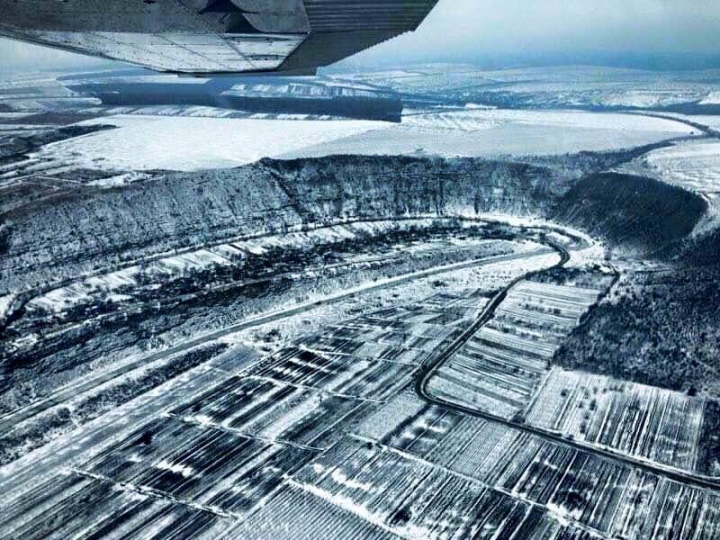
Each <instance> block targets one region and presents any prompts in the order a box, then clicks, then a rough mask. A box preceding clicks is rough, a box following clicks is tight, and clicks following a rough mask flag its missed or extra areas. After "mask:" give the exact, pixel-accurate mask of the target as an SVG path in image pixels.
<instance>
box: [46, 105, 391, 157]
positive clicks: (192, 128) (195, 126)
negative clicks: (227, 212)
mask: <svg viewBox="0 0 720 540" xmlns="http://www.w3.org/2000/svg"><path fill="white" fill-rule="evenodd" d="M93 124H111V125H115V126H117V129H114V130H110V131H102V132H98V133H93V134H90V135H86V136H83V137H77V138H74V139H70V140H66V141H61V142H58V143H54V144H50V145H47V146H46V147H44V148H43V150H41V151H40V152H39V153H38V154H37V155H38V157H41V158H47V159H55V160H57V161H58V162H62V163H67V164H71V163H72V164H75V165H76V166H78V167H85V168H93V169H98V168H100V169H105V170H107V169H110V170H134V171H138V170H151V169H170V170H181V171H192V170H201V169H209V168H222V167H235V166H239V165H243V164H246V163H251V162H253V161H257V160H259V159H261V158H264V157H275V156H279V155H281V154H285V153H288V152H301V151H302V149H303V148H306V147H308V146H314V145H318V144H325V143H327V142H330V141H333V140H335V139H338V138H341V137H347V136H352V135H359V134H361V133H364V132H366V131H369V130H371V129H382V127H383V125H384V124H383V123H382V122H372V121H363V120H338V121H324V120H255V119H245V118H241V119H235V118H191V117H160V116H139V115H133V116H113V117H105V118H98V119H93V120H89V121H86V122H82V123H81V124H79V125H93ZM388 125H389V124H388Z"/></svg>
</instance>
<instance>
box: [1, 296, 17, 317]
mask: <svg viewBox="0 0 720 540" xmlns="http://www.w3.org/2000/svg"><path fill="white" fill-rule="evenodd" d="M14 299H15V297H14V296H13V295H12V294H6V295H5V296H0V320H2V319H3V318H4V317H5V315H7V312H8V310H9V309H10V305H11V304H12V302H13V300H14Z"/></svg>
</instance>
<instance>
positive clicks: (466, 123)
mask: <svg viewBox="0 0 720 540" xmlns="http://www.w3.org/2000/svg"><path fill="white" fill-rule="evenodd" d="M82 124H85V125H88V124H113V125H116V126H118V128H117V129H114V130H110V131H103V132H98V133H94V134H90V135H87V136H84V137H78V138H74V139H70V140H66V141H62V142H58V143H55V144H50V145H47V146H46V147H45V148H43V150H41V151H40V152H39V153H38V154H37V155H36V157H37V158H38V159H40V160H41V161H42V162H43V163H48V160H50V161H51V162H54V163H62V166H63V168H67V167H71V166H72V167H75V168H88V169H104V170H117V171H143V170H152V169H168V170H180V171H193V170H201V169H210V168H226V167H236V166H239V165H244V164H247V163H251V162H254V161H257V160H259V159H262V158H265V157H281V158H295V157H313V156H325V155H332V154H345V153H352V154H365V155H376V154H417V153H419V154H422V153H427V154H438V155H444V156H500V155H543V154H545V155H547V154H559V153H566V152H577V151H581V150H610V149H617V148H625V147H629V146H636V145H641V144H647V143H652V142H657V141H660V140H664V139H668V138H671V137H677V136H681V135H688V134H690V133H692V132H693V129H692V128H690V127H689V126H686V125H683V124H680V123H678V122H674V121H672V120H665V119H660V118H644V117H638V116H631V115H623V114H598V113H587V112H579V111H508V110H481V109H467V110H461V111H446V112H431V113H419V114H411V115H408V116H406V117H405V119H404V122H403V124H390V123H385V122H375V121H365V120H313V119H302V118H299V117H298V118H278V119H259V118H207V117H162V116H142V115H136V114H133V115H117V116H112V117H105V118H99V119H94V120H89V121H86V122H83V123H82Z"/></svg>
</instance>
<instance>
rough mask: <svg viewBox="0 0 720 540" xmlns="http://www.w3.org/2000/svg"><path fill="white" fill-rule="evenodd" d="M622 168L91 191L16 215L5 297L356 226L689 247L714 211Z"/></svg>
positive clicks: (336, 163) (524, 167)
mask: <svg viewBox="0 0 720 540" xmlns="http://www.w3.org/2000/svg"><path fill="white" fill-rule="evenodd" d="M608 160H610V161H611V162H614V161H616V159H614V158H612V156H602V159H596V158H592V159H590V158H588V156H587V155H579V156H560V157H557V158H554V159H552V160H545V161H544V162H543V163H544V165H543V166H537V165H532V164H528V163H514V162H507V161H488V160H481V159H449V160H445V159H439V158H436V159H420V158H411V157H402V156H396V157H360V156H334V157H328V158H320V159H302V160H292V161H272V160H264V161H261V162H258V163H256V164H253V165H248V166H245V167H240V168H237V169H229V170H215V171H202V172H194V173H160V174H156V175H155V176H153V177H152V178H151V179H148V180H145V181H139V182H135V183H133V184H129V185H124V186H120V187H113V188H102V187H96V186H83V187H82V188H78V190H76V191H73V192H69V193H67V192H66V193H63V194H60V195H57V196H48V197H45V198H43V199H41V200H40V201H38V202H37V203H36V204H32V205H25V206H22V207H20V208H15V209H14V210H10V211H8V212H6V213H5V214H4V215H3V222H4V231H3V242H2V243H3V247H4V253H2V254H1V255H0V278H1V279H0V284H1V285H0V295H1V294H4V293H6V292H10V291H18V290H27V289H28V288H34V287H39V286H44V285H46V284H48V283H58V282H61V281H63V280H65V279H67V278H70V277H72V276H76V275H78V274H81V273H87V272H93V271H98V270H107V269H111V268H114V267H117V266H122V265H127V264H128V263H130V262H132V261H135V260H138V259H146V258H148V257H152V256H155V255H160V254H166V253H171V252H174V251H177V250H182V249H186V248H194V247H198V246H206V245H209V244H213V243H220V242H224V241H227V240H229V239H232V238H237V237H240V236H250V235H258V234H266V233H278V232H280V233H281V232H283V231H285V230H287V229H288V228H290V227H298V226H302V225H305V224H318V223H328V222H335V221H338V220H349V219H382V218H392V217H404V216H415V215H427V214H430V215H440V216H443V215H464V216H473V215H477V214H481V213H503V214H510V215H515V216H533V217H543V218H551V219H553V220H555V221H557V222H560V223H565V224H569V225H573V226H576V227H578V228H581V229H585V230H587V231H588V232H590V233H591V234H594V235H596V236H599V237H603V238H605V239H607V240H608V242H609V243H611V244H614V245H619V246H624V247H629V248H633V249H639V250H642V251H643V252H646V253H653V252H655V251H657V250H658V249H660V248H661V247H662V246H664V245H666V244H667V243H668V242H672V241H674V240H678V239H680V238H684V236H685V235H687V234H688V233H689V232H690V231H691V230H692V229H693V228H694V226H695V224H696V223H697V221H698V220H699V219H700V216H701V215H702V213H703V212H704V211H705V203H704V201H703V200H702V199H701V198H700V197H698V196H696V195H694V194H691V193H689V192H686V191H683V190H681V189H679V188H675V187H670V186H667V185H665V184H662V183H661V182H657V181H654V180H650V179H646V178H640V177H630V176H623V175H617V174H596V173H591V174H584V171H585V169H587V168H591V167H590V166H589V165H588V164H589V163H592V162H593V161H596V162H597V163H598V166H601V165H602V164H605V163H607V162H608Z"/></svg>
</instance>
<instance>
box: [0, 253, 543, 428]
mask: <svg viewBox="0 0 720 540" xmlns="http://www.w3.org/2000/svg"><path fill="white" fill-rule="evenodd" d="M547 253H551V250H550V249H539V250H534V251H529V252H521V253H511V254H508V255H498V256H495V257H485V258H482V259H472V260H470V261H464V262H460V263H454V264H449V265H445V266H439V267H435V268H430V269H428V270H422V271H419V272H412V273H409V274H403V275H400V276H397V277H395V278H390V279H387V280H384V281H381V282H378V283H373V284H372V285H368V286H364V287H359V288H357V289H350V290H346V291H343V292H342V293H340V294H337V295H333V296H330V297H327V298H323V299H321V300H317V301H313V302H306V303H303V304H300V305H298V306H295V307H292V308H289V309H285V310H281V311H276V312H272V313H268V314H265V315H261V316H259V317H255V318H251V319H246V320H244V321H242V322H241V323H238V324H235V325H232V326H228V327H226V328H223V329H221V330H217V331H214V332H211V333H209V334H204V335H202V336H199V337H197V338H194V339H191V340H189V341H185V342H183V343H180V344H179V345H176V346H174V347H171V348H169V349H164V350H162V351H158V352H156V353H152V354H150V355H147V356H143V357H142V358H139V359H137V360H134V361H132V362H128V363H126V364H123V365H121V366H118V367H117V368H115V369H112V370H109V371H105V372H103V373H102V374H100V375H96V376H94V377H89V378H87V379H85V380H78V381H75V382H74V383H73V384H72V385H70V386H68V387H64V388H61V389H60V390H58V391H57V392H55V393H54V394H52V395H50V396H48V397H47V398H44V399H41V400H39V401H37V402H35V403H32V404H31V405H28V406H27V407H24V408H22V409H19V410H17V411H14V412H12V413H10V414H7V415H5V416H2V417H0V431H2V432H7V431H10V430H11V429H12V428H13V427H14V426H16V425H17V424H19V423H21V422H24V421H26V420H29V419H31V418H33V417H34V416H37V415H40V414H42V413H44V412H47V411H49V410H50V409H52V408H54V407H57V406H60V405H63V404H64V403H66V402H67V401H69V400H71V399H74V398H77V397H78V396H80V395H81V394H84V393H87V392H91V391H92V390H94V389H96V388H98V387H99V386H100V385H103V384H106V383H108V382H110V381H112V380H113V379H117V378H119V377H122V376H124V375H127V374H129V373H130V372H132V371H134V370H136V369H140V368H143V367H147V366H148V365H149V364H152V363H155V362H158V361H162V360H165V359H167V358H169V357H171V356H175V355H177V354H180V353H183V352H187V351H190V350H191V349H195V348H197V347H200V346H202V345H205V344H207V343H210V342H212V341H216V340H218V339H221V338H223V337H226V336H229V335H231V334H235V333H237V332H240V331H242V330H247V329H248V328H254V327H257V326H261V325H264V324H268V323H273V322H276V321H280V320H282V319H287V318H289V317H293V316H295V315H300V314H302V313H306V312H309V311H311V310H313V309H315V308H317V307H320V306H329V305H333V304H337V303H340V302H343V301H345V300H347V299H348V298H351V297H353V296H355V295H357V294H365V293H368V292H375V291H380V290H383V289H388V288H390V287H396V286H398V285H402V284H405V283H409V282H411V281H414V280H416V279H423V278H428V277H433V276H437V275H441V274H446V273H449V272H455V271H457V270H463V269H467V268H479V267H482V266H487V265H491V264H497V263H500V262H506V261H513V260H519V259H526V258H529V257H537V256H539V255H543V254H547Z"/></svg>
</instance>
